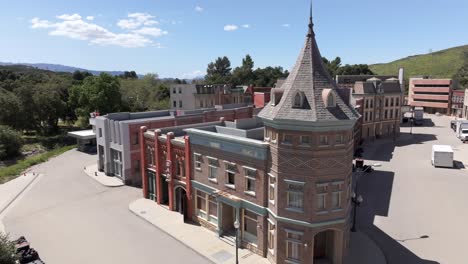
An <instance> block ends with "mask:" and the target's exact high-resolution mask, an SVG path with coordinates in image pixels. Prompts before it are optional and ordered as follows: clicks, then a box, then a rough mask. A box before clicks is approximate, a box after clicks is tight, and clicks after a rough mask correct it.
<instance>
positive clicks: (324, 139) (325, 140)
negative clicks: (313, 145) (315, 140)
mask: <svg viewBox="0 0 468 264" xmlns="http://www.w3.org/2000/svg"><path fill="white" fill-rule="evenodd" d="M320 145H322V146H325V145H328V136H323V135H322V136H320Z"/></svg>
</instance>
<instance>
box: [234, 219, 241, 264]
mask: <svg viewBox="0 0 468 264" xmlns="http://www.w3.org/2000/svg"><path fill="white" fill-rule="evenodd" d="M239 227H240V223H239V220H237V219H236V221H235V222H234V228H236V264H239V242H238V239H239Z"/></svg>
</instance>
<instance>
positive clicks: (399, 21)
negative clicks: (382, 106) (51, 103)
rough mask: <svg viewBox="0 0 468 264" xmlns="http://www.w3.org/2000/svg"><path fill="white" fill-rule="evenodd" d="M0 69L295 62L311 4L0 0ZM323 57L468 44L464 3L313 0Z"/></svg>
mask: <svg viewBox="0 0 468 264" xmlns="http://www.w3.org/2000/svg"><path fill="white" fill-rule="evenodd" d="M0 4H1V6H2V8H1V9H0V32H1V33H2V38H0V61H2V62H31V63H34V62H45V63H57V64H64V65H69V66H76V67H82V68H87V69H91V70H135V71H137V72H138V73H142V74H144V73H149V72H153V73H154V72H155V73H158V74H159V75H160V76H161V77H179V78H180V77H187V78H189V77H192V76H194V75H197V74H204V73H205V71H206V65H207V64H208V63H209V62H210V61H213V60H214V59H216V57H218V56H228V57H229V58H230V60H231V63H232V65H233V66H234V67H235V66H237V65H239V64H240V62H241V60H242V58H243V57H244V56H245V55H246V54H250V55H251V56H252V58H253V59H254V62H255V66H256V67H265V66H282V67H284V68H286V69H289V68H290V67H291V66H292V65H293V64H294V62H295V60H296V57H297V54H298V52H299V50H300V48H301V47H302V44H303V41H304V37H305V34H306V31H307V28H306V27H307V23H308V15H309V10H308V9H309V0H281V1H280V0H197V1H195V0H133V1H118V0H112V1H110V0H99V1H97V0H93V1H91V0H74V1H65V0H41V1H37V0H27V1H26V0H15V1H11V0H10V1H7V0H0ZM314 23H315V32H316V36H317V41H318V43H319V47H320V49H321V52H322V55H323V56H325V57H327V58H334V57H336V56H340V57H341V58H342V61H343V62H344V63H351V64H354V63H377V62H388V61H392V60H395V59H399V58H401V57H405V56H408V55H414V54H420V53H427V52H428V51H429V50H430V49H433V50H440V49H445V48H449V47H454V46H459V45H465V44H468V31H467V28H468V1H466V0H392V1H388V0H357V1H351V0H315V1H314Z"/></svg>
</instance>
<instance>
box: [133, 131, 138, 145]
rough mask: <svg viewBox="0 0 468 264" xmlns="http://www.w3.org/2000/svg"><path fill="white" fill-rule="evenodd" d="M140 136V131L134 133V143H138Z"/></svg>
mask: <svg viewBox="0 0 468 264" xmlns="http://www.w3.org/2000/svg"><path fill="white" fill-rule="evenodd" d="M139 138H140V135H139V134H138V132H136V133H135V134H134V135H133V145H138V139H139Z"/></svg>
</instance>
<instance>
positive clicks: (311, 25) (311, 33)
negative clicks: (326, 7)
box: [308, 0, 314, 36]
mask: <svg viewBox="0 0 468 264" xmlns="http://www.w3.org/2000/svg"><path fill="white" fill-rule="evenodd" d="M313 34H314V22H313V21H312V0H310V15H309V33H308V35H309V36H310V35H313Z"/></svg>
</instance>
